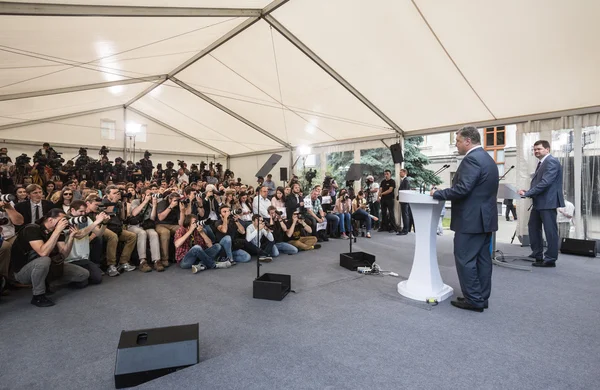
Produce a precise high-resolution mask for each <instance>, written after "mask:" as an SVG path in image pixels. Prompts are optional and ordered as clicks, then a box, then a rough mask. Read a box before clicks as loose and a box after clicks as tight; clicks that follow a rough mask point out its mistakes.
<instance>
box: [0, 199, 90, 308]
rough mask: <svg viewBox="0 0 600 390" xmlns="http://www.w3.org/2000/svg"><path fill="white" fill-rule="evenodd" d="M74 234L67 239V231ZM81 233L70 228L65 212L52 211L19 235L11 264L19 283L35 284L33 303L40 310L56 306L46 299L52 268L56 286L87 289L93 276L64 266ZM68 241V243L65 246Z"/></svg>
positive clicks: (14, 244) (85, 271)
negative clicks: (67, 284) (64, 231)
mask: <svg viewBox="0 0 600 390" xmlns="http://www.w3.org/2000/svg"><path fill="white" fill-rule="evenodd" d="M66 229H68V230H70V234H69V236H68V237H67V238H65V234H64V233H63V230H66ZM76 233H77V229H76V228H74V227H69V222H68V221H67V220H66V219H65V212H64V211H63V210H61V209H52V210H50V211H48V212H47V213H46V214H44V216H43V217H42V218H41V219H40V220H39V221H38V223H36V224H29V225H26V226H25V227H24V228H23V229H22V230H21V231H20V232H19V234H17V238H16V239H15V242H14V243H13V246H12V252H11V264H12V267H13V270H14V272H15V279H16V280H17V281H18V282H19V283H23V284H31V285H32V287H33V297H32V298H31V303H32V304H33V305H35V306H38V307H48V306H53V305H54V302H52V301H51V300H50V299H48V298H47V297H46V278H47V277H48V276H49V275H48V274H49V273H50V268H51V267H52V274H51V275H50V276H52V277H53V278H55V280H54V281H53V283H52V284H66V283H73V284H74V286H75V287H85V286H87V283H88V278H89V277H90V273H89V272H88V271H87V270H86V269H84V268H82V267H79V266H77V265H74V264H69V263H64V261H63V260H62V259H64V258H65V257H67V256H68V255H69V253H70V252H71V248H72V246H73V241H74V237H75V234H76ZM65 239H66V242H65Z"/></svg>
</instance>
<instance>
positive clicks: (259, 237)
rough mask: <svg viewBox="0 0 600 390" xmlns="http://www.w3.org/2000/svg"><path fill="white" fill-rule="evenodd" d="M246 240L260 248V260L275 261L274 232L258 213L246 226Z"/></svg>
mask: <svg viewBox="0 0 600 390" xmlns="http://www.w3.org/2000/svg"><path fill="white" fill-rule="evenodd" d="M263 188H264V187H263ZM269 207H271V206H269ZM246 241H248V242H249V243H250V244H252V245H253V246H255V247H256V248H258V249H259V251H258V253H257V255H258V261H262V262H265V263H268V262H271V261H273V258H272V257H271V254H272V252H273V247H274V246H275V241H274V238H273V233H271V231H270V230H269V229H267V226H266V223H265V221H264V220H263V218H262V217H261V216H260V215H258V214H254V215H253V216H252V223H251V224H250V225H248V227H247V228H246Z"/></svg>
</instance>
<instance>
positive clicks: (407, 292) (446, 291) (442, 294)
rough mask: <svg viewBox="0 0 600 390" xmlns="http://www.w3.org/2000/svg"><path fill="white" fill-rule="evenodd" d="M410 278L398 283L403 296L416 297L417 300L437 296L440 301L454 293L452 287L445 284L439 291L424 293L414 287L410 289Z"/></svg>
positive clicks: (399, 291)
mask: <svg viewBox="0 0 600 390" xmlns="http://www.w3.org/2000/svg"><path fill="white" fill-rule="evenodd" d="M407 285H408V280H403V281H401V282H400V283H398V293H399V294H400V295H402V296H403V297H406V298H410V299H414V300H416V301H422V302H425V300H426V299H429V298H435V299H437V300H438V302H441V301H443V300H444V299H446V298H449V297H451V296H452V294H453V293H454V290H453V289H452V287H450V286H448V285H447V284H444V285H443V287H442V289H441V290H440V291H437V292H433V291H431V292H428V293H424V292H423V291H415V290H414V289H410V288H409V287H408V286H407Z"/></svg>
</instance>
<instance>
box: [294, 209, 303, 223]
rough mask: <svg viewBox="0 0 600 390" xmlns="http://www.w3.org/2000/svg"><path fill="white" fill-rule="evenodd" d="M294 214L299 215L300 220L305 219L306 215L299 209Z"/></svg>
mask: <svg viewBox="0 0 600 390" xmlns="http://www.w3.org/2000/svg"><path fill="white" fill-rule="evenodd" d="M294 215H296V216H297V217H298V221H302V220H303V219H304V215H303V214H302V213H301V212H299V211H296V212H294Z"/></svg>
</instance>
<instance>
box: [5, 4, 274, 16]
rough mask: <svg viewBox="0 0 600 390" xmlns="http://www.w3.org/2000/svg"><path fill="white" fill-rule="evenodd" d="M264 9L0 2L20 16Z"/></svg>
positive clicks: (230, 13)
mask: <svg viewBox="0 0 600 390" xmlns="http://www.w3.org/2000/svg"><path fill="white" fill-rule="evenodd" d="M261 13H262V10H261V9H253V8H202V7H144V6H117V5H86V4H44V3H17V2H8V1H7V2H1V3H0V15H20V16H79V17H81V16H102V17H143V18H171V17H218V18H231V17H260V15H261Z"/></svg>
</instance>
